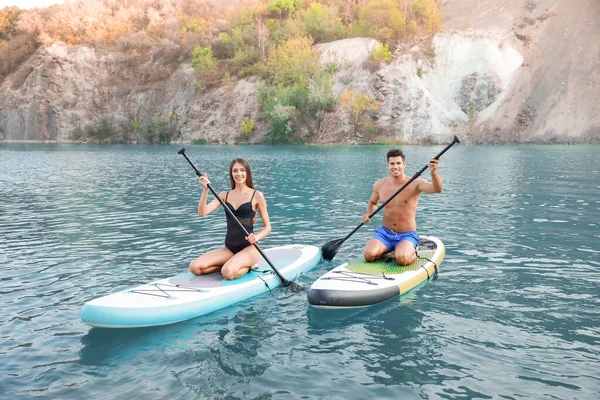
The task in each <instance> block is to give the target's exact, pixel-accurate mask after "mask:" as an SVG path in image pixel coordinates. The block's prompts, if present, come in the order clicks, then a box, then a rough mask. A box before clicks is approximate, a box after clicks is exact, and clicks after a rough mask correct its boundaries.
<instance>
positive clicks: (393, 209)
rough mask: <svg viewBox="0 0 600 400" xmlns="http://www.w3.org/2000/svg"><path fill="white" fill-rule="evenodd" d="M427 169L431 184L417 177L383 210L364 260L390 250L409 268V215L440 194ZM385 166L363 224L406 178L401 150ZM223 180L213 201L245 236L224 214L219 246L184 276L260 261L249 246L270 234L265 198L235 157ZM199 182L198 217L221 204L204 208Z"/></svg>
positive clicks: (231, 271) (412, 254)
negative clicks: (424, 196)
mask: <svg viewBox="0 0 600 400" xmlns="http://www.w3.org/2000/svg"><path fill="white" fill-rule="evenodd" d="M427 165H428V166H429V170H430V172H431V182H429V181H427V180H425V179H422V178H417V179H415V180H414V181H413V182H412V183H411V184H410V185H408V186H407V187H406V188H405V189H404V190H403V191H401V192H400V193H399V194H398V195H397V196H396V197H395V198H394V199H393V200H392V201H390V202H389V203H388V204H387V205H386V206H385V207H384V209H383V226H381V227H379V228H377V229H375V233H374V235H373V237H372V238H371V239H370V240H369V241H368V242H367V244H366V246H365V249H364V252H363V254H364V258H365V260H366V261H369V262H370V261H374V260H376V259H378V258H379V257H381V256H382V255H383V254H385V253H387V252H390V251H394V255H395V257H396V261H397V262H398V264H399V265H408V264H411V263H412V262H414V261H415V259H416V258H417V253H416V248H417V246H418V244H419V235H418V234H417V232H416V230H417V223H416V218H415V217H416V213H417V204H418V202H419V196H420V195H421V193H440V192H441V191H442V179H441V178H440V176H439V174H438V172H437V168H438V160H436V159H431V161H430V162H429V164H427ZM387 168H388V171H389V176H387V177H385V178H383V179H380V180H378V181H377V182H375V185H373V193H372V194H371V198H370V200H369V204H368V205H367V211H366V213H365V215H364V216H363V218H362V222H363V223H367V222H369V221H370V219H369V215H370V214H371V213H372V212H373V211H375V209H376V208H377V206H378V204H379V202H380V201H381V202H384V201H386V200H387V199H388V198H389V197H390V196H392V195H393V194H394V193H395V192H396V191H397V190H398V189H399V188H400V187H402V185H404V184H405V183H406V182H408V180H409V179H410V176H407V175H405V174H404V169H405V168H406V159H405V156H404V153H402V151H401V150H398V149H394V150H390V151H388V153H387ZM229 181H230V183H231V190H230V191H227V192H221V193H219V197H220V198H221V200H223V202H224V203H225V206H227V207H229V208H230V210H231V211H232V212H233V214H234V215H235V216H236V217H237V218H238V219H239V221H240V222H241V223H242V225H243V226H244V228H246V231H248V233H249V235H248V236H246V234H245V233H244V231H243V230H242V229H240V227H239V225H238V224H237V223H236V222H235V220H233V218H232V217H231V216H230V215H229V213H227V212H226V213H225V215H226V216H227V235H226V236H225V246H224V247H222V248H219V249H215V250H210V251H208V252H207V253H205V254H203V255H201V256H200V257H198V258H196V259H194V260H193V261H192V262H191V263H190V272H192V273H193V274H194V275H204V274H209V273H211V272H214V271H217V270H219V269H220V270H221V274H222V275H223V277H224V278H225V279H235V278H239V277H241V276H243V275H244V274H246V273H248V272H249V271H250V270H251V269H252V268H254V267H255V266H256V263H257V262H258V259H259V258H260V254H259V253H258V250H257V249H256V248H255V247H254V246H253V244H254V243H256V242H258V241H259V240H261V239H263V238H265V237H266V236H267V235H268V234H269V233H270V232H271V221H270V219H269V213H268V212H267V203H266V201H265V197H264V195H263V194H262V193H261V192H259V191H257V190H255V189H254V183H253V182H252V173H251V171H250V165H249V164H248V162H246V160H244V159H242V158H236V159H235V160H233V161H232V162H231V164H230V165H229ZM199 182H200V184H201V185H202V186H204V189H203V191H202V196H201V197H200V201H199V203H198V215H199V216H201V217H203V216H205V215H207V214H210V213H211V212H213V211H214V210H216V209H217V208H218V207H219V206H220V204H221V203H220V202H219V200H217V199H214V200H213V201H211V202H210V203H208V204H207V203H206V201H207V198H208V187H207V185H208V184H209V183H210V181H209V180H208V177H207V176H206V175H204V176H202V177H200V178H199ZM257 211H258V213H259V214H260V217H261V219H262V222H263V229H262V230H261V231H260V232H259V233H257V234H254V223H255V222H256V212H257Z"/></svg>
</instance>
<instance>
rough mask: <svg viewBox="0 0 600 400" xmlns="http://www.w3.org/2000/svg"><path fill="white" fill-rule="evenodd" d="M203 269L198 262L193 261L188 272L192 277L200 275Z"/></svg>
mask: <svg viewBox="0 0 600 400" xmlns="http://www.w3.org/2000/svg"><path fill="white" fill-rule="evenodd" d="M203 269H204V267H203V266H202V264H200V263H199V262H198V260H197V259H196V260H193V261H191V262H190V272H191V273H192V274H194V275H202V270H203Z"/></svg>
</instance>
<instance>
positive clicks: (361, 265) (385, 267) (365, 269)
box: [346, 250, 435, 275]
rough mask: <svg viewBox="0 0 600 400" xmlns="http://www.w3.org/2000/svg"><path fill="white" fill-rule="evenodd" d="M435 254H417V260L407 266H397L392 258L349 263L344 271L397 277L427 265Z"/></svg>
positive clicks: (430, 251) (432, 252) (427, 252)
mask: <svg viewBox="0 0 600 400" xmlns="http://www.w3.org/2000/svg"><path fill="white" fill-rule="evenodd" d="M434 254H435V250H422V251H418V252H417V259H416V260H415V262H413V263H412V264H409V265H404V266H402V265H398V264H397V263H396V260H394V259H393V258H385V259H381V260H377V261H374V262H366V261H364V260H358V261H353V262H349V263H348V265H347V266H346V269H347V270H348V271H351V272H357V273H360V274H369V275H398V274H401V273H403V272H407V271H416V270H418V269H419V268H422V267H423V266H425V264H427V262H428V259H431V257H433V255H434Z"/></svg>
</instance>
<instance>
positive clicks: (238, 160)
mask: <svg viewBox="0 0 600 400" xmlns="http://www.w3.org/2000/svg"><path fill="white" fill-rule="evenodd" d="M236 163H239V164H242V165H243V166H244V168H245V169H246V186H248V187H249V188H250V189H254V183H253V182H252V171H251V170H250V164H248V161H246V160H244V159H243V158H236V159H235V160H233V161H232V162H231V164H229V183H231V189H232V190H233V189H235V181H234V180H233V166H234V165H235V164H236Z"/></svg>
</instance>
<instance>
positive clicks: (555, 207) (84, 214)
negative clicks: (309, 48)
mask: <svg viewBox="0 0 600 400" xmlns="http://www.w3.org/2000/svg"><path fill="white" fill-rule="evenodd" d="M442 148H443V146H409V147H405V148H404V150H405V153H406V154H407V157H408V158H407V162H408V166H407V173H408V174H410V173H413V172H415V171H418V170H419V169H420V168H421V167H422V166H424V165H425V164H426V163H427V161H428V159H429V157H432V156H433V155H435V154H436V153H438V152H439V151H440V150H441V149H442ZM177 150H179V147H177V146H93V145H49V144H46V145H44V144H16V143H11V144H0V299H1V304H2V312H1V313H0V398H3V399H20V398H48V399H59V398H60V399H81V398H98V399H100V398H101V399H127V398H129V399H137V398H140V399H204V398H207V399H213V398H215V399H217V398H228V399H236V398H239V399H254V398H257V399H258V398H259V399H298V398H305V399H318V398H338V399H365V398H372V399H378V398H394V399H398V398H442V399H450V398H453V399H454V398H461V399H463V398H506V399H516V398H536V399H538V398H552V399H597V398H600V367H599V365H600V296H599V295H600V272H599V269H598V268H600V226H599V225H600V157H599V155H600V146H527V145H523V146H463V145H457V146H455V147H453V148H452V149H450V150H449V151H448V152H447V153H446V154H445V155H444V156H443V157H442V159H441V162H440V168H439V172H440V175H441V176H442V178H443V181H444V192H443V193H442V194H438V195H423V196H422V197H421V201H420V203H419V211H418V216H417V224H418V231H419V233H420V234H421V235H423V234H428V235H435V236H437V237H439V238H440V239H441V240H442V241H443V242H444V243H445V245H446V250H447V253H446V258H445V259H444V261H443V263H442V264H441V266H440V276H439V278H438V279H437V280H434V281H431V282H429V283H427V284H426V285H424V286H421V287H420V288H419V289H417V290H415V291H412V292H410V293H409V294H408V295H406V296H404V297H402V298H400V299H396V300H393V301H390V302H387V303H384V304H382V305H379V306H374V307H370V308H366V309H363V310H362V311H361V312H352V313H344V312H325V313H323V312H315V311H314V310H312V309H311V308H310V307H309V305H308V303H307V301H306V293H292V292H291V291H288V290H286V289H277V290H275V291H274V292H273V293H272V294H265V295H262V296H259V297H256V298H253V299H251V300H249V301H247V302H245V303H243V304H238V305H235V306H231V307H228V308H226V309H223V310H221V311H218V312H215V313H212V314H209V315H206V316H203V317H199V318H195V319H192V320H189V321H186V322H182V323H178V324H174V325H170V326H163V327H155V328H143V329H133V330H111V329H98V328H94V329H92V328H90V327H89V326H87V325H85V324H84V323H82V322H81V320H80V317H79V312H80V309H81V306H82V305H83V303H84V302H86V301H88V300H91V299H93V298H96V297H99V296H103V295H106V294H108V293H112V292H115V291H119V290H124V289H126V288H129V287H131V286H133V285H138V284H142V283H145V282H149V281H152V280H157V279H161V278H165V277H169V276H172V275H175V274H177V273H179V272H182V271H184V270H186V268H187V264H188V263H189V261H190V260H191V259H192V258H195V257H197V256H198V255H199V254H201V253H202V252H204V251H206V250H209V249H212V248H216V247H219V246H221V245H222V243H223V238H224V236H225V217H224V213H223V210H218V211H217V212H214V213H212V214H210V215H209V216H206V217H204V218H199V217H197V215H196V207H197V201H198V198H199V195H200V193H201V186H200V185H199V184H198V182H197V178H196V177H195V175H194V172H193V171H192V169H191V168H190V167H189V165H188V164H187V163H186V162H185V160H184V159H183V158H182V157H181V156H179V155H177ZM387 150H389V147H387V146H372V147H318V146H216V145H209V146H188V147H187V154H188V155H189V157H190V158H191V159H192V160H193V161H194V162H195V163H196V165H197V166H198V168H199V169H200V170H201V171H203V172H208V174H209V177H210V179H211V181H212V186H213V187H214V188H215V190H217V191H222V190H226V189H227V186H228V175H227V168H228V165H229V162H230V161H231V160H232V159H233V158H235V157H244V158H246V159H247V160H248V161H249V162H250V164H251V166H252V173H253V176H254V183H255V186H256V187H257V189H259V190H261V191H262V192H263V193H264V194H265V197H266V200H267V204H268V209H269V213H270V216H271V221H272V224H273V232H272V234H271V235H270V236H268V237H267V238H266V239H264V240H263V241H262V242H261V245H262V247H263V248H268V247H271V246H276V245H281V244H292V243H298V244H312V245H317V246H322V245H323V244H325V243H326V242H328V241H329V240H333V239H337V238H341V237H344V236H345V235H346V234H347V233H349V232H350V231H351V230H352V229H353V228H354V227H355V226H356V225H358V224H359V223H360V218H361V216H362V215H363V213H364V211H365V207H366V203H367V201H368V199H369V196H370V193H371V190H372V187H373V183H374V182H375V180H376V179H377V178H379V177H384V176H386V175H387V170H386V167H385V154H386V152H387ZM423 176H424V177H426V178H429V172H428V171H426V172H425V173H424V175H423ZM380 222H381V216H380V215H378V216H376V217H375V218H374V221H373V222H372V223H371V224H370V225H369V226H366V227H363V228H361V229H360V230H359V231H357V232H356V233H355V234H354V235H353V236H351V237H350V239H348V240H347V241H346V242H345V243H344V245H343V246H342V248H341V249H340V251H339V252H338V254H337V256H336V257H335V259H334V260H333V261H330V262H325V261H321V262H320V263H319V265H318V266H317V267H316V268H315V269H314V270H312V271H311V272H309V273H307V274H305V275H304V276H302V277H300V278H299V279H298V282H299V283H301V284H303V285H304V286H306V287H308V286H310V284H311V283H312V282H314V281H315V280H316V279H317V278H318V277H319V276H320V275H322V274H323V273H325V272H326V271H328V270H329V269H331V268H333V267H334V266H336V265H338V264H339V263H341V262H343V261H347V260H349V259H353V258H356V257H359V256H360V255H361V252H362V246H363V245H364V243H365V242H366V241H367V240H368V239H369V237H370V235H371V233H372V229H373V228H374V227H375V226H376V225H377V224H378V223H380ZM259 226H260V223H259Z"/></svg>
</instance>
